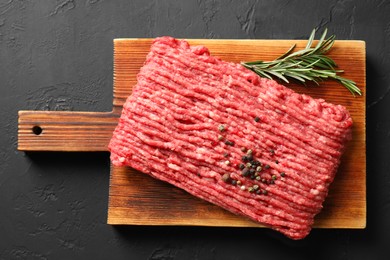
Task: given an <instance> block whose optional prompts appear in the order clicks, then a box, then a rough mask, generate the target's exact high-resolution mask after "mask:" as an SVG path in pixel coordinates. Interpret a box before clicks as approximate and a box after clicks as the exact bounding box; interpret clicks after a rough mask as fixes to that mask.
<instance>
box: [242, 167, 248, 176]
mask: <svg viewBox="0 0 390 260" xmlns="http://www.w3.org/2000/svg"><path fill="white" fill-rule="evenodd" d="M241 174H242V176H248V175H249V169H248V168H244V169H243V170H242V172H241Z"/></svg>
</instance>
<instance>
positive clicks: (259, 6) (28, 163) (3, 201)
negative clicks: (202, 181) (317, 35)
mask: <svg viewBox="0 0 390 260" xmlns="http://www.w3.org/2000/svg"><path fill="white" fill-rule="evenodd" d="M389 14H390V1H388V0H382V1H347V0H345V1H320V0H318V1H288V0H284V1H211V0H207V1H180V0H176V1H126V0H123V1H108V0H106V1H104V0H56V1H54V0H50V1H49V0H40V1H33V0H0V90H1V95H0V118H1V124H0V259H264V258H266V259H390V254H389V245H390V164H389V159H390V156H389V147H390V109H389V108H390V105H389V102H390V95H389V92H390V70H389V68H390V46H389V43H390V18H389V17H390V15H389ZM314 27H316V28H320V29H323V28H325V27H328V28H329V30H330V33H335V34H336V35H337V37H338V39H357V40H364V41H366V44H367V156H368V163H367V192H368V197H367V199H368V223H367V228H366V229H365V230H340V229H339V230H317V229H316V230H313V232H312V234H311V235H310V236H309V237H307V238H306V239H304V240H303V241H289V240H288V239H285V238H282V237H281V236H279V235H277V234H276V233H274V232H273V231H270V230H267V229H245V228H204V227H132V226H128V227H122V228H118V227H112V226H109V225H107V224H106V215H107V200H108V185H109V156H108V153H95V154H83V153H70V154H69V153H34V154H25V153H23V152H18V151H17V150H16V147H17V111H18V110H75V111H110V110H111V102H112V72H113V68H112V53H113V50H112V48H113V45H112V40H113V39H114V38H121V37H122V38H123V37H155V36H161V35H171V36H175V37H183V38H186V37H187V38H243V39H244V38H254V39H282V38H283V39H304V38H307V37H308V35H309V34H310V31H311V30H312V28H314Z"/></svg>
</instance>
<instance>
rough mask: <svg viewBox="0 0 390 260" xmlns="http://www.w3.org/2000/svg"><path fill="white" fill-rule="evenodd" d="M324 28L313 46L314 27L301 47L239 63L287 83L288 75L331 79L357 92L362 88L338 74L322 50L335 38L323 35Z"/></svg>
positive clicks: (335, 65)
mask: <svg viewBox="0 0 390 260" xmlns="http://www.w3.org/2000/svg"><path fill="white" fill-rule="evenodd" d="M327 31H328V30H327V29H325V30H324V32H323V34H322V35H321V38H320V39H319V41H318V43H317V45H316V46H312V45H313V40H314V36H315V33H316V30H315V29H314V30H313V31H312V33H311V35H310V38H309V39H308V42H307V44H306V47H305V49H303V50H299V51H296V52H293V50H294V48H295V46H296V45H295V44H294V45H293V46H291V48H290V49H289V50H288V51H287V52H286V53H284V54H283V55H281V56H280V57H278V58H277V59H275V60H273V61H261V60H259V61H253V62H241V64H242V65H243V66H244V67H246V68H248V69H251V70H253V71H254V72H256V73H257V74H258V75H259V76H261V77H265V78H269V79H272V78H273V77H276V78H279V79H281V80H283V81H285V82H286V83H289V80H288V78H290V79H295V80H297V81H298V82H301V83H303V84H305V82H306V81H313V82H314V83H316V84H317V85H319V82H320V81H324V80H326V79H333V80H336V81H338V82H340V83H341V84H342V85H343V86H344V87H346V88H347V89H348V90H349V91H350V92H351V93H352V95H354V96H355V94H358V95H361V94H362V92H361V91H360V89H359V88H358V87H357V86H356V83H355V82H354V81H352V80H349V79H346V78H343V77H341V76H339V75H338V73H342V72H343V71H342V70H336V69H335V68H336V67H337V64H336V63H335V62H334V60H333V59H331V58H330V57H328V56H326V55H325V54H326V53H327V52H328V51H329V50H330V49H331V48H332V46H333V44H334V41H335V39H336V36H335V35H331V36H330V37H329V38H327V39H326V33H327Z"/></svg>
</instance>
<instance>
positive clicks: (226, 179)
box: [222, 173, 231, 183]
mask: <svg viewBox="0 0 390 260" xmlns="http://www.w3.org/2000/svg"><path fill="white" fill-rule="evenodd" d="M222 180H223V181H224V182H226V183H229V182H230V181H231V179H230V174H229V173H225V174H224V175H222Z"/></svg>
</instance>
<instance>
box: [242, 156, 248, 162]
mask: <svg viewBox="0 0 390 260" xmlns="http://www.w3.org/2000/svg"><path fill="white" fill-rule="evenodd" d="M241 159H242V161H243V162H247V161H249V160H248V157H247V156H246V155H244V156H242V157H241Z"/></svg>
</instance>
